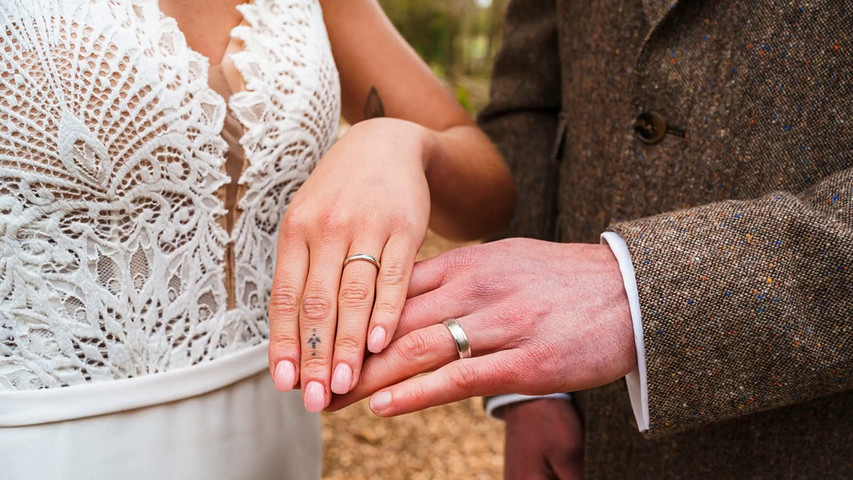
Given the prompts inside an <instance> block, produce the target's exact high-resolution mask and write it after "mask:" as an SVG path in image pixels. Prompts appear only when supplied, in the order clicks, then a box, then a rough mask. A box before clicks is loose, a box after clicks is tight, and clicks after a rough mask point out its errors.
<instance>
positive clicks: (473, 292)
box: [463, 275, 508, 299]
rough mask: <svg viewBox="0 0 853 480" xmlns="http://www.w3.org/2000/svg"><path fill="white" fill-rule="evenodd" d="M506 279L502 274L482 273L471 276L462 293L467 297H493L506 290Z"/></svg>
mask: <svg viewBox="0 0 853 480" xmlns="http://www.w3.org/2000/svg"><path fill="white" fill-rule="evenodd" d="M507 283H508V282H507V279H506V277H504V276H503V275H484V276H476V277H474V278H472V279H471V280H470V281H469V283H468V284H467V285H466V286H465V288H464V290H463V293H464V294H465V295H466V296H468V297H474V298H487V299H494V298H495V297H500V296H502V295H503V294H504V292H506V291H507V289H508V288H507V287H508V285H507Z"/></svg>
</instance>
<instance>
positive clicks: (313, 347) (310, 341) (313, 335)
mask: <svg viewBox="0 0 853 480" xmlns="http://www.w3.org/2000/svg"><path fill="white" fill-rule="evenodd" d="M318 343H320V337H318V336H317V329H316V328H315V329H314V331H313V332H312V333H311V338H309V339H308V344H309V345H311V350H313V351H312V352H311V356H312V357H316V356H317V344H318Z"/></svg>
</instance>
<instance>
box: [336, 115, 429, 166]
mask: <svg viewBox="0 0 853 480" xmlns="http://www.w3.org/2000/svg"><path fill="white" fill-rule="evenodd" d="M350 133H352V134H354V135H359V136H362V135H364V136H368V137H376V139H377V140H378V141H382V142H388V141H389V140H390V141H392V142H395V143H396V142H403V143H407V144H409V145H414V146H415V148H416V149H417V151H418V152H420V155H419V159H420V162H421V166H422V167H423V170H424V172H426V170H427V168H428V166H429V160H430V158H431V157H432V155H433V153H434V152H435V151H436V146H437V142H438V138H437V133H436V132H434V131H433V130H431V129H429V128H426V127H424V126H423V125H420V124H417V123H414V122H410V121H408V120H402V119H399V118H390V117H377V118H371V119H368V120H363V121H361V122H358V123H356V124H355V125H353V126H351V127H350V130H349V132H347V134H350Z"/></svg>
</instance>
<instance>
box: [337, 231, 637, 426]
mask: <svg viewBox="0 0 853 480" xmlns="http://www.w3.org/2000/svg"><path fill="white" fill-rule="evenodd" d="M447 318H455V319H457V320H458V322H459V324H460V325H461V327H462V329H463V330H464V331H465V333H466V334H467V337H468V340H469V341H470V345H471V348H472V351H473V358H470V359H464V360H460V359H459V354H458V351H457V348H456V344H455V342H454V340H453V338H452V337H451V335H450V333H449V331H448V329H447V328H446V327H445V326H444V325H442V324H441V321H442V320H444V319H447ZM634 368H636V353H635V349H634V335H633V327H632V323H631V316H630V312H629V307H628V299H627V296H626V294H625V289H624V286H623V283H622V276H621V274H620V271H619V267H618V264H617V262H616V259H615V257H614V256H613V253H612V252H611V250H610V248H609V247H608V246H606V245H604V246H602V245H593V244H560V243H550V242H542V241H537V240H528V239H510V240H504V241H500V242H494V243H489V244H486V245H480V246H476V247H467V248H463V249H458V250H454V251H451V252H448V253H446V254H443V255H440V256H438V257H435V258H433V259H430V260H427V261H425V262H422V263H420V264H418V265H416V267H415V271H414V272H413V275H412V281H411V284H410V287H409V299H408V300H407V302H406V306H405V308H404V310H403V314H402V317H401V321H400V325H399V327H398V329H397V332H396V334H395V336H394V341H393V342H392V343H391V344H390V345H389V346H388V348H386V349H385V351H383V352H382V353H380V354H378V355H374V356H372V357H371V358H369V359H368V360H367V361H366V362H365V364H364V368H363V370H362V376H361V380H360V382H359V384H358V385H357V386H356V387H355V389H354V390H353V392H351V393H350V394H348V395H345V396H343V397H338V398H336V399H335V400H333V402H332V404H331V405H330V408H331V409H339V408H342V407H344V406H346V405H348V404H351V403H353V402H355V401H357V400H359V399H361V398H364V397H365V396H367V395H370V394H372V393H374V392H378V393H375V394H374V395H373V397H372V398H371V402H370V406H371V408H372V409H373V411H374V412H375V413H376V414H377V415H380V416H393V415H399V414H402V413H408V412H412V411H415V410H421V409H423V408H427V407H431V406H435V405H440V404H444V403H450V402H454V401H458V400H461V399H464V398H467V397H472V396H483V395H496V394H501V393H523V394H546V393H555V392H569V391H578V390H584V389H587V388H592V387H595V386H599V385H603V384H605V383H609V382H612V381H614V380H616V379H618V378H621V377H623V376H625V375H626V374H627V373H629V372H630V371H632V370H633V369H634ZM429 371H433V372H432V373H430V374H428V375H422V376H417V375H418V374H420V373H423V372H429ZM413 377H414V378H413ZM398 382H399V383H398ZM389 386H390V387H389ZM386 387H388V388H386ZM380 390H381V391H380Z"/></svg>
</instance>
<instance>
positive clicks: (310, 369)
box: [302, 353, 330, 377]
mask: <svg viewBox="0 0 853 480" xmlns="http://www.w3.org/2000/svg"><path fill="white" fill-rule="evenodd" d="M329 363H330V362H329V358H328V357H327V356H326V355H323V354H321V353H317V354H316V355H313V354H308V356H307V357H305V358H303V360H302V371H303V372H304V374H303V376H304V377H310V376H311V374H314V373H320V374H321V376H322V375H324V372H325V371H326V370H328V369H329Z"/></svg>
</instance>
